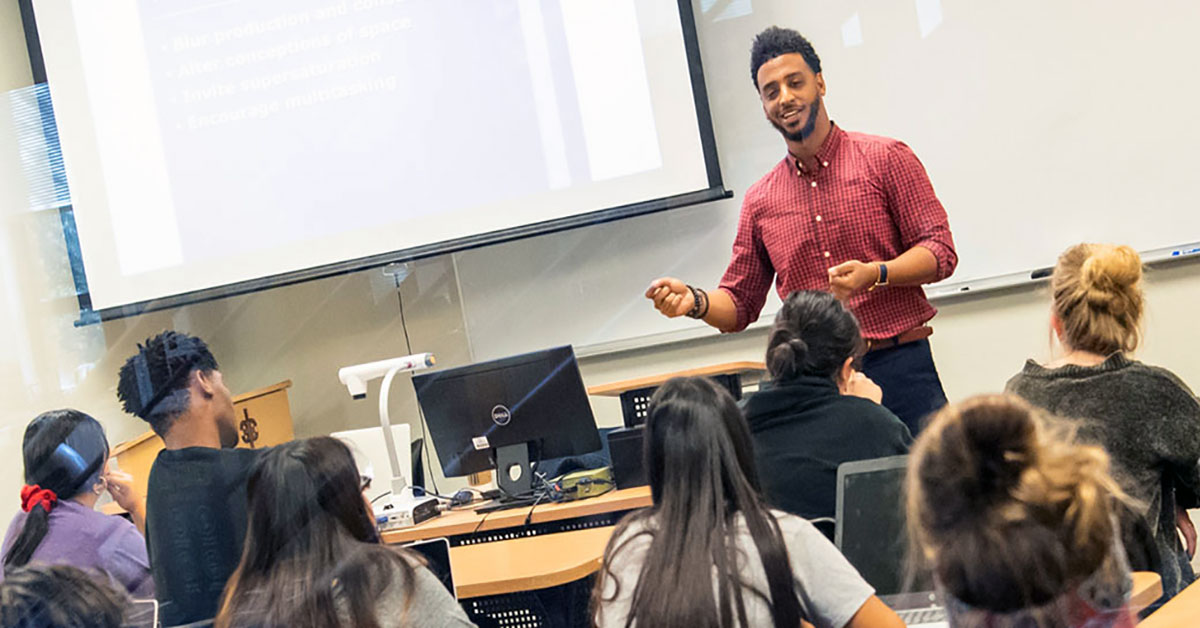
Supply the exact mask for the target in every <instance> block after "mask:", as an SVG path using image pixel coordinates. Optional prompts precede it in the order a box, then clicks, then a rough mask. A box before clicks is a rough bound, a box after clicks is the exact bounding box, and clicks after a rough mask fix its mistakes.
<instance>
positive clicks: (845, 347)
mask: <svg viewBox="0 0 1200 628" xmlns="http://www.w3.org/2000/svg"><path fill="white" fill-rule="evenodd" d="M862 349H863V341H862V335H861V334H860V332H859V328H858V320H857V319H855V318H854V315H853V314H851V313H850V310H847V309H846V306H845V305H843V304H842V302H841V301H838V300H837V298H836V297H834V296H833V295H832V294H830V293H828V292H817V291H815V290H801V291H797V292H793V293H791V294H790V295H788V298H787V299H785V300H784V302H783V307H781V308H779V313H778V314H776V315H775V326H774V327H772V328H771V337H770V339H769V340H767V371H768V372H770V373H771V377H772V378H774V379H775V380H777V381H788V380H792V379H796V378H797V377H801V376H803V375H815V376H817V377H835V376H836V375H837V373H838V370H839V369H840V368H841V366H842V364H844V363H845V362H846V358H849V357H856V356H858V355H859V354H860V353H861V352H862Z"/></svg>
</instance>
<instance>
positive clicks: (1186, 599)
mask: <svg viewBox="0 0 1200 628" xmlns="http://www.w3.org/2000/svg"><path fill="white" fill-rule="evenodd" d="M1134 575H1135V576H1136V575H1137V574H1134ZM1135 588H1136V587H1135ZM1160 590H1161V587H1160ZM1198 624H1200V581H1198V582H1193V583H1192V584H1190V585H1189V586H1188V588H1186V589H1184V590H1182V591H1180V592H1179V594H1178V595H1176V596H1175V597H1173V598H1171V601H1169V602H1167V603H1166V604H1163V605H1162V608H1159V609H1158V610H1156V611H1154V612H1153V613H1151V614H1150V616H1149V617H1147V618H1146V619H1145V620H1144V621H1142V623H1140V624H1138V628H1194V626H1196V625H1198Z"/></svg>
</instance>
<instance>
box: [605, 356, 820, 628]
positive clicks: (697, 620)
mask: <svg viewBox="0 0 1200 628" xmlns="http://www.w3.org/2000/svg"><path fill="white" fill-rule="evenodd" d="M645 430H646V436H645V441H644V442H645V449H644V451H643V455H644V457H645V464H646V469H647V470H648V475H649V479H650V492H651V493H652V494H653V496H654V506H652V507H651V508H648V509H646V510H644V511H640V512H637V513H634V514H632V515H630V516H628V517H626V518H625V519H624V520H623V521H622V522H621V523H620V525H619V526H618V527H617V530H616V531H615V532H614V533H613V537H612V541H610V542H609V545H608V548H607V549H606V551H605V554H604V568H603V569H604V571H603V573H602V577H600V578H598V579H597V586H596V590H595V593H594V595H593V603H594V610H593V612H596V613H598V612H600V606H601V604H603V603H604V602H606V601H611V600H612V599H615V598H616V596H617V595H618V594H619V591H620V587H621V585H622V583H620V582H619V581H617V579H616V576H615V574H614V573H613V570H612V564H613V562H614V560H615V561H619V560H620V557H619V554H620V553H621V551H622V549H623V548H624V547H625V546H626V545H627V544H628V543H629V542H630V541H632V540H633V539H635V538H637V537H638V536H641V535H642V534H648V535H650V536H651V538H652V541H651V544H650V547H649V550H648V551H647V554H646V561H645V563H644V564H643V565H642V569H641V573H640V575H639V577H638V581H637V583H636V585H633V586H634V589H633V599H632V604H631V606H630V610H629V616H628V617H627V618H626V621H625V625H626V626H632V625H633V624H637V625H638V626H688V627H689V628H706V627H712V628H717V627H722V628H728V627H731V626H734V625H735V624H736V625H741V626H748V625H749V623H748V620H747V615H746V605H745V600H744V596H743V591H744V590H745V589H746V587H745V585H744V584H743V582H744V581H743V578H742V576H741V574H740V573H739V571H740V569H741V568H742V567H744V565H742V564H739V562H738V558H737V556H738V555H739V552H738V550H737V547H738V546H737V523H736V519H735V516H736V515H737V514H739V513H740V514H741V515H742V517H743V518H744V519H745V523H746V526H747V527H748V528H749V531H750V535H751V537H752V538H753V540H754V545H755V547H757V549H758V555H759V558H760V559H761V560H762V565H763V569H764V571H765V572H766V576H767V585H768V587H767V588H768V591H767V593H766V594H764V593H762V592H760V591H757V590H752V593H753V594H755V595H758V596H761V597H763V598H764V599H765V601H766V602H767V603H768V604H769V606H770V607H771V616H772V618H773V620H774V626H776V627H777V628H783V627H785V626H786V627H788V628H793V627H795V626H799V625H800V619H801V618H802V617H803V611H802V610H801V606H800V600H799V597H798V596H797V592H796V580H795V577H794V575H793V574H792V568H791V563H790V562H789V560H788V552H787V547H786V546H785V545H784V542H783V534H782V533H781V532H780V530H779V524H778V522H777V521H776V520H775V517H774V516H772V515H771V513H770V512H769V511H768V510H767V507H766V505H765V504H764V503H763V501H762V498H761V497H760V492H759V482H758V474H757V472H756V471H755V467H754V455H753V450H752V446H751V441H750V430H749V428H748V427H747V426H746V420H745V418H743V417H742V413H741V411H740V410H739V409H738V407H737V404H736V403H735V402H734V400H733V398H732V397H731V396H730V395H729V393H728V392H726V391H725V390H724V389H723V388H721V387H719V386H717V385H716V384H714V383H713V382H712V381H711V380H708V379H705V378H699V377H694V378H677V379H673V380H670V381H668V382H667V383H666V384H664V385H663V386H662V387H661V388H659V389H658V391H657V392H656V393H655V394H654V396H653V398H651V400H650V413H649V416H648V417H647V419H646V427H645ZM635 523H641V524H643V527H644V530H643V531H641V532H639V533H638V534H635V535H633V536H631V537H630V538H628V539H624V540H619V539H621V538H622V536H624V534H623V533H624V532H625V530H626V529H627V528H629V526H630V525H632V524H635ZM714 567H715V568H716V578H717V587H716V593H717V595H716V596H715V597H714V595H713V568H714ZM608 579H612V580H613V582H614V583H615V584H616V589H617V592H616V593H614V594H613V596H612V598H605V597H604V595H603V589H604V588H605V586H604V585H605V581H606V580H608ZM625 584H626V585H627V586H629V585H632V583H625Z"/></svg>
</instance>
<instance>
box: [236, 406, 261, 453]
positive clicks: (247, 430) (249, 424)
mask: <svg viewBox="0 0 1200 628" xmlns="http://www.w3.org/2000/svg"><path fill="white" fill-rule="evenodd" d="M242 416H243V417H245V418H244V419H242V422H241V424H239V425H238V428H239V429H241V431H242V442H244V443H246V444H247V445H249V446H250V449H254V442H255V441H257V440H258V421H255V420H254V419H252V418H250V410H249V409H247V408H242Z"/></svg>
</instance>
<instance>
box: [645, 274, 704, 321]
mask: <svg viewBox="0 0 1200 628" xmlns="http://www.w3.org/2000/svg"><path fill="white" fill-rule="evenodd" d="M646 298H647V299H651V300H653V301H654V307H655V308H657V309H658V311H659V312H662V313H663V316H666V317H668V318H675V317H677V316H684V315H686V314H687V313H688V312H690V311H692V308H693V307H695V305H696V298H695V297H694V296H693V295H692V291H691V290H690V289H688V287H687V284H685V283H683V282H682V281H680V280H678V279H676V278H674V277H662V278H659V279H655V280H654V281H653V282H652V283H651V284H650V287H649V288H647V289H646Z"/></svg>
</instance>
